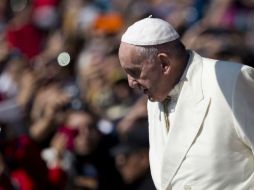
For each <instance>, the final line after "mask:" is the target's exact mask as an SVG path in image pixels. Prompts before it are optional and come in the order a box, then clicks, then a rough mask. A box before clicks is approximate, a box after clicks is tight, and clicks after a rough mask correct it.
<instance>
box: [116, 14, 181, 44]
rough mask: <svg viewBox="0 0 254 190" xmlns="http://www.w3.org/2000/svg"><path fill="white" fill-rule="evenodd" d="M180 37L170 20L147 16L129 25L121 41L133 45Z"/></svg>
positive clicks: (156, 42)
mask: <svg viewBox="0 0 254 190" xmlns="http://www.w3.org/2000/svg"><path fill="white" fill-rule="evenodd" d="M177 38H179V34H178V33H177V32H176V30H175V29H174V28H173V26H171V25H170V24H169V23H168V22H166V21H164V20H162V19H158V18H151V17H148V18H145V19H142V20H139V21H137V22H135V23H134V24H133V25H131V26H130V27H128V29H127V30H126V32H125V33H124V34H123V36H122V39H121V41H122V42H125V43H128V44H132V45H140V46H147V45H159V44H163V43H166V42H171V41H173V40H175V39H177Z"/></svg>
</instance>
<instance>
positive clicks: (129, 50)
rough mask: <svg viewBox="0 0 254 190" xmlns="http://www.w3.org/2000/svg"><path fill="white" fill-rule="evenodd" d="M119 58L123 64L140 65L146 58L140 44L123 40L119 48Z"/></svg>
mask: <svg viewBox="0 0 254 190" xmlns="http://www.w3.org/2000/svg"><path fill="white" fill-rule="evenodd" d="M119 59H120V62H121V64H133V65H136V66H138V65H140V63H141V62H142V61H143V60H144V57H143V56H142V54H141V52H140V51H139V48H138V46H134V45H130V44H127V43H124V42H122V43H121V45H120V48H119Z"/></svg>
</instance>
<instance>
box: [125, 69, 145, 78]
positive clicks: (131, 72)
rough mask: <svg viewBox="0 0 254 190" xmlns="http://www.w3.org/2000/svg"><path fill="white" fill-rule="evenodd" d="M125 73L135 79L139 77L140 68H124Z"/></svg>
mask: <svg viewBox="0 0 254 190" xmlns="http://www.w3.org/2000/svg"><path fill="white" fill-rule="evenodd" d="M125 71H126V73H127V74H128V75H130V76H131V77H133V78H135V79H137V78H139V77H140V74H141V70H140V69H125Z"/></svg>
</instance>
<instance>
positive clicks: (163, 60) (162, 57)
mask: <svg viewBox="0 0 254 190" xmlns="http://www.w3.org/2000/svg"><path fill="white" fill-rule="evenodd" d="M157 58H158V60H159V62H160V64H161V67H162V72H163V73H165V74H168V73H169V72H170V69H171V67H170V58H169V56H168V55H167V54H166V53H159V54H158V55H157Z"/></svg>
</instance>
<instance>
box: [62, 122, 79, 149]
mask: <svg viewBox="0 0 254 190" xmlns="http://www.w3.org/2000/svg"><path fill="white" fill-rule="evenodd" d="M58 132H59V133H62V134H64V135H65V136H66V138H67V142H66V148H67V149H68V150H70V151H73V149H74V139H75V137H76V136H77V135H78V132H79V131H78V129H75V128H73V127H70V126H66V125H62V126H60V127H59V128H58Z"/></svg>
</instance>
